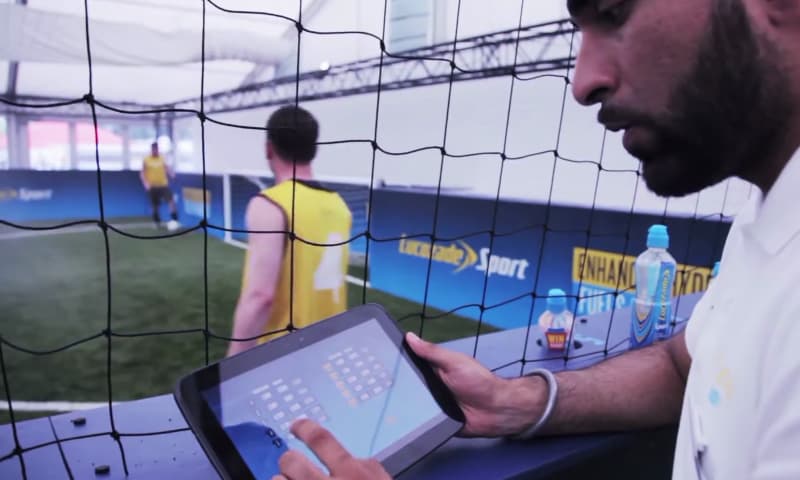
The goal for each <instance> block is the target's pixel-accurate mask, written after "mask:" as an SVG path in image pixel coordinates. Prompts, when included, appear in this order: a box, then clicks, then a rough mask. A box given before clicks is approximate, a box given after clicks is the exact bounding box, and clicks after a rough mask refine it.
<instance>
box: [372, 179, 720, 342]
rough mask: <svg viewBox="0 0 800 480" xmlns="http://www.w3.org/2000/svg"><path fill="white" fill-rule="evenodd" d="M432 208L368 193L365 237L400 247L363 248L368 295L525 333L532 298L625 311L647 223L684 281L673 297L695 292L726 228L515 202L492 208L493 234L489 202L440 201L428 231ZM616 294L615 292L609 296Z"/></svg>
mask: <svg viewBox="0 0 800 480" xmlns="http://www.w3.org/2000/svg"><path fill="white" fill-rule="evenodd" d="M435 206H436V197H435V196H434V195H431V194H430V193H427V192H414V191H407V190H406V191H399V190H388V189H381V190H376V191H375V193H374V196H373V203H372V209H371V210H372V214H373V216H372V233H373V235H374V236H375V237H376V238H379V239H387V238H398V237H402V236H405V238H404V239H399V240H398V239H395V240H392V241H386V242H382V241H373V242H371V244H370V281H371V282H372V285H373V287H374V288H377V289H380V290H383V291H386V292H389V293H392V294H395V295H398V296H400V297H403V298H406V299H409V300H413V301H416V302H420V303H421V302H422V301H423V300H426V301H427V303H428V304H429V305H432V306H435V307H437V308H439V309H442V310H445V311H450V310H453V309H457V308H459V307H463V306H465V305H480V304H481V303H482V304H483V305H484V306H485V307H487V308H488V309H487V310H485V312H484V317H483V319H484V321H486V322H488V323H490V324H492V325H494V326H497V327H500V328H515V327H520V326H526V325H528V321H529V317H531V318H532V320H533V323H534V324H535V323H536V321H537V319H538V317H539V315H540V314H541V312H542V311H543V310H544V304H545V300H544V298H537V299H536V300H534V297H533V295H532V292H533V291H534V289H535V291H536V295H537V297H540V296H546V294H547V291H548V289H550V288H556V287H558V288H562V289H563V290H565V291H566V292H567V293H569V294H572V295H576V296H577V295H578V294H580V295H581V297H589V298H586V299H585V300H582V301H581V302H579V303H578V304H577V305H576V302H575V301H574V300H573V301H572V304H571V308H573V309H574V311H576V312H577V314H578V315H586V314H592V313H597V312H602V311H608V310H610V309H611V308H612V307H613V304H614V302H616V303H617V305H618V306H620V307H622V306H626V305H629V304H630V303H631V302H632V299H633V293H632V291H631V290H630V288H627V287H631V285H632V265H633V259H634V257H635V256H636V255H638V254H639V253H640V252H641V251H643V250H644V249H645V237H646V232H647V228H648V227H649V226H650V225H652V224H653V223H661V222H664V223H666V224H667V226H668V227H669V231H670V236H671V248H670V252H671V253H672V254H673V256H674V257H675V258H676V260H677V261H678V263H679V270H682V271H684V272H685V274H684V275H683V276H680V278H679V280H678V281H677V282H676V285H675V288H676V292H679V293H680V294H684V293H693V292H696V291H703V290H705V288H706V286H707V283H708V279H709V276H710V268H709V267H711V266H712V265H713V263H714V262H715V261H716V260H718V257H719V255H720V254H721V252H722V246H723V244H724V241H725V238H726V236H727V233H728V229H729V227H730V225H729V224H728V223H726V222H722V221H719V220H716V221H705V220H693V219H687V218H666V219H662V217H659V216H653V215H643V214H634V215H630V214H628V213H625V212H615V211H603V210H594V211H591V210H589V209H584V208H574V207H562V206H550V207H547V206H546V205H541V204H531V203H523V202H514V201H503V202H500V204H499V205H498V208H497V219H496V224H495V225H494V227H493V223H492V220H493V216H494V201H493V200H490V199H485V198H474V197H473V198H470V197H467V196H463V195H462V196H459V195H453V194H448V195H443V196H441V197H440V201H439V207H438V208H439V210H438V217H437V218H438V221H437V223H436V227H435V228H434V227H433V222H434V209H435ZM545 224H546V225H547V229H546V230H545V229H544V228H543V227H542V226H543V225H545ZM490 230H494V231H495V232H496V233H497V235H496V236H495V239H494V244H493V250H492V251H491V254H493V255H497V257H496V259H495V260H491V257H489V255H488V253H489V252H488V247H489V241H490V235H489V233H488V232H489V231H490ZM589 231H591V234H590V235H587V232H589ZM434 232H435V234H436V236H437V238H441V239H443V240H440V241H438V242H436V243H435V247H434V251H433V255H434V260H433V261H432V262H431V271H430V282H429V287H428V289H427V296H426V288H425V287H426V276H427V269H428V263H429V262H428V256H429V255H430V238H431V237H430V235H431V234H432V233H434ZM626 237H628V238H629V239H630V240H629V241H628V242H626ZM587 246H588V250H585V247H587ZM626 253H627V254H628V255H627V256H626V255H623V254H626ZM492 263H494V266H495V268H494V270H495V271H494V272H491V275H490V276H489V277H488V280H487V281H486V298H485V301H483V302H481V300H482V295H483V289H484V279H485V278H486V271H485V270H486V268H485V267H487V266H489V265H490V264H492ZM581 264H583V270H582V273H581V268H580V266H581ZM620 264H621V265H620ZM681 264H684V265H683V267H681ZM489 269H490V270H491V268H489ZM537 274H538V275H537ZM626 288H627V290H626ZM617 291H622V292H621V293H620V294H619V295H614V292H617ZM531 307H533V308H532V309H531ZM531 312H532V316H531ZM458 313H459V314H460V315H463V316H467V317H471V318H475V319H477V318H478V317H479V314H480V308H479V307H477V306H471V307H466V308H462V309H459V310H458Z"/></svg>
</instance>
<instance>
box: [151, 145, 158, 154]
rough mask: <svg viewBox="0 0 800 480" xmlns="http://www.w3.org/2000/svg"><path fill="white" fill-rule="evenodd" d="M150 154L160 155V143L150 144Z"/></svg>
mask: <svg viewBox="0 0 800 480" xmlns="http://www.w3.org/2000/svg"><path fill="white" fill-rule="evenodd" d="M150 154H151V155H153V156H154V157H157V156H158V145H151V146H150Z"/></svg>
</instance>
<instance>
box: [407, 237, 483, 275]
mask: <svg viewBox="0 0 800 480" xmlns="http://www.w3.org/2000/svg"><path fill="white" fill-rule="evenodd" d="M397 251H398V252H400V253H401V254H403V255H409V256H411V257H418V258H425V259H427V258H430V259H432V260H433V261H434V262H440V263H446V264H448V265H452V266H453V267H455V270H453V272H454V273H458V272H461V271H462V270H464V269H466V268H468V267H471V266H472V265H475V264H476V263H477V262H478V254H477V253H475V250H474V249H473V248H472V247H470V246H469V244H468V243H467V242H465V241H463V240H456V241H455V242H451V243H450V244H449V245H432V244H431V242H426V241H425V240H416V239H413V238H405V235H403V237H402V238H401V239H400V244H399V245H398V247H397Z"/></svg>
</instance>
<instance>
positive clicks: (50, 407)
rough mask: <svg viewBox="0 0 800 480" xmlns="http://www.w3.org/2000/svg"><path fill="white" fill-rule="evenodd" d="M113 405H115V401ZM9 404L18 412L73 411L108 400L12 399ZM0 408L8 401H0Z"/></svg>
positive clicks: (3, 408) (99, 404)
mask: <svg viewBox="0 0 800 480" xmlns="http://www.w3.org/2000/svg"><path fill="white" fill-rule="evenodd" d="M113 405H116V403H114V404H113ZM11 406H12V408H13V409H14V411H20V412H73V411H75V410H91V409H93V408H101V407H107V406H108V402H26V401H21V400H12V401H11ZM0 410H8V402H0Z"/></svg>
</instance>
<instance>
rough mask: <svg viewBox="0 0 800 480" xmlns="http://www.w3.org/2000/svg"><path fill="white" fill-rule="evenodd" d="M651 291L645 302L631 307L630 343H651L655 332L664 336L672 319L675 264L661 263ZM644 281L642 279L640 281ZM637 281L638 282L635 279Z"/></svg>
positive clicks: (636, 303)
mask: <svg viewBox="0 0 800 480" xmlns="http://www.w3.org/2000/svg"><path fill="white" fill-rule="evenodd" d="M655 279H656V281H655V283H654V284H651V285H653V288H652V290H651V289H648V290H650V291H648V292H647V296H648V298H646V299H643V300H645V301H637V302H635V303H634V307H633V322H632V323H631V341H632V343H633V344H634V345H635V346H637V345H646V344H649V343H652V341H653V339H654V337H655V335H656V332H657V331H659V332H660V333H661V334H665V333H666V330H667V328H668V325H669V323H670V321H671V319H672V284H673V281H674V279H675V264H673V263H672V262H661V265H660V267H659V268H658V275H657V276H656V277H655ZM642 280H644V279H642ZM637 281H639V280H638V279H637Z"/></svg>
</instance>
